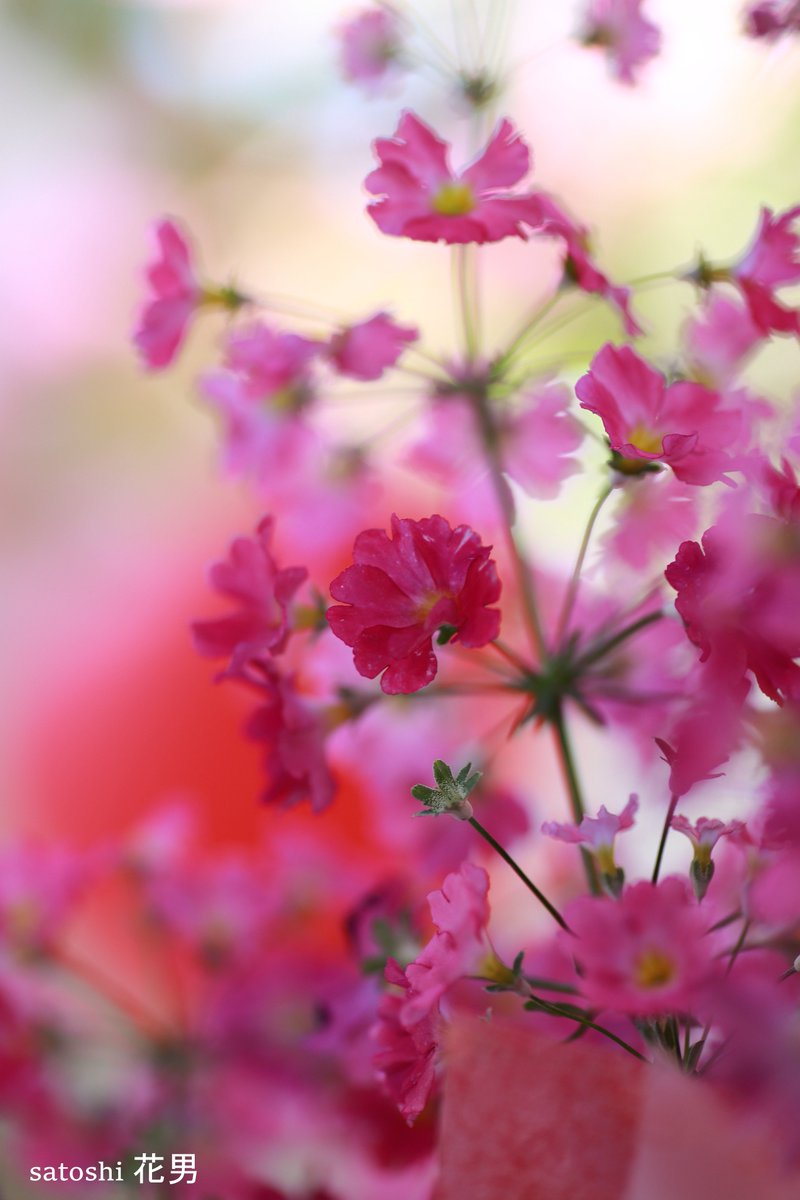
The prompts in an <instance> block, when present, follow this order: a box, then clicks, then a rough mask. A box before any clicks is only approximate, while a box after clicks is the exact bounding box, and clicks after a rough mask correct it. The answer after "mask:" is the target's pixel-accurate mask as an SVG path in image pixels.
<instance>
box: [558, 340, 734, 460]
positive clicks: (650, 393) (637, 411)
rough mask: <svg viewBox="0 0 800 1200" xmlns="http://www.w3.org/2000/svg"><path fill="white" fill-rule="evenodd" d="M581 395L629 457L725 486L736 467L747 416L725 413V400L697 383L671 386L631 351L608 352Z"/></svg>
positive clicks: (584, 381)
mask: <svg viewBox="0 0 800 1200" xmlns="http://www.w3.org/2000/svg"><path fill="white" fill-rule="evenodd" d="M575 392H576V394H577V396H578V398H579V400H580V402H581V408H585V409H587V410H588V411H589V412H593V413H596V414H597V416H599V417H600V418H601V420H602V422H603V425H604V427H605V431H606V433H607V434H608V439H609V441H610V443H611V448H612V450H614V451H615V452H616V453H617V454H619V455H621V457H622V458H623V459H626V460H629V461H631V462H634V463H635V462H636V461H637V460H638V461H640V462H642V464H646V463H660V462H663V463H665V464H666V465H668V466H670V467H672V470H673V471H674V473H675V475H676V476H677V478H678V479H681V480H683V482H684V483H692V484H709V483H714V482H716V481H717V480H720V479H722V480H724V479H725V471H726V470H728V469H731V468H732V467H734V466H735V463H734V461H733V460H732V458H731V456H730V454H729V453H728V449H729V448H730V447H731V445H732V444H734V443H735V442H736V440H737V438H738V436H739V433H740V430H741V425H742V417H741V414H740V413H739V412H738V411H732V410H731V411H728V410H726V409H725V408H723V407H722V406H721V405H722V400H721V397H720V396H719V394H718V393H717V392H712V391H709V389H708V388H704V387H702V386H701V385H700V384H699V383H673V384H670V385H667V383H666V380H665V379H664V376H663V375H662V374H661V373H660V372H659V371H656V370H654V369H653V367H651V366H650V364H649V363H647V362H645V360H644V359H643V358H640V357H639V355H638V354H636V353H635V351H633V350H632V349H631V348H630V347H629V346H612V345H610V344H609V345H606V346H604V347H603V348H602V350H600V351H599V352H598V353H597V354H596V355H595V356H594V358H593V359H592V363H591V366H590V368H589V371H588V373H587V374H586V375H584V376H583V377H582V378H581V379H579V380H578V382H577V383H576V385H575Z"/></svg>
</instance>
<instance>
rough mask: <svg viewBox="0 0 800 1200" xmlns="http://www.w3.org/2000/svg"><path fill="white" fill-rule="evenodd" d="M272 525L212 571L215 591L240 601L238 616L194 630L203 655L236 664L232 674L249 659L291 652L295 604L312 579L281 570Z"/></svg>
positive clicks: (236, 544) (299, 571) (234, 546)
mask: <svg viewBox="0 0 800 1200" xmlns="http://www.w3.org/2000/svg"><path fill="white" fill-rule="evenodd" d="M272 525H273V522H272V518H271V517H264V519H263V520H262V521H261V523H260V524H259V526H258V529H257V531H256V537H255V538H245V537H240V538H236V539H235V541H233V542H232V543H231V547H230V550H229V551H228V557H227V559H224V560H223V561H221V562H216V563H214V565H213V566H212V567H211V570H210V572H209V577H210V581H211V586H212V587H213V588H214V589H215V590H216V591H218V592H220V593H221V594H222V595H223V596H227V597H229V598H230V599H231V600H234V601H236V602H237V604H238V608H237V609H236V611H235V612H233V613H230V614H229V615H228V616H226V617H219V618H217V619H216V620H210V621H195V622H194V623H193V625H192V633H193V636H194V642H195V646H196V648H197V650H198V651H199V653H200V654H205V655H207V656H208V657H209V658H230V666H229V668H228V670H229V671H231V672H236V671H237V670H238V669H239V668H240V667H241V666H242V665H243V664H244V663H245V662H246V661H247V659H249V658H253V657H255V656H257V655H260V654H264V653H269V654H278V653H280V651H282V650H283V649H284V648H285V646H286V641H287V638H288V636H289V603H290V601H291V600H292V597H293V596H294V594H295V592H296V591H297V589H298V588H299V587H300V585H301V584H302V583H303V582H304V581H305V580H306V578H307V576H308V572H307V570H306V568H305V567H286V568H282V569H279V568H278V566H277V564H276V562H275V560H274V558H273V557H272V554H271V551H270V543H271V541H272Z"/></svg>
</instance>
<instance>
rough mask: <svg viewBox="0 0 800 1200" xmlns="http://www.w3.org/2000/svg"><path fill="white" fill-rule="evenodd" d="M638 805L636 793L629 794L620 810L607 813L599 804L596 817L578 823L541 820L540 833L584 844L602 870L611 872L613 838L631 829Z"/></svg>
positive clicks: (562, 840) (612, 865)
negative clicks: (565, 823) (561, 823)
mask: <svg viewBox="0 0 800 1200" xmlns="http://www.w3.org/2000/svg"><path fill="white" fill-rule="evenodd" d="M638 807H639V799H638V797H637V796H631V797H630V799H629V800H628V803H627V804H626V805H625V807H624V808H623V810H622V812H620V813H612V812H609V811H608V809H607V808H606V806H605V805H604V804H601V805H600V808H599V809H598V812H597V816H596V817H584V818H583V819H582V821H581V823H580V825H560V824H559V823H558V822H557V821H545V823H544V824H543V825H542V833H544V834H546V836H547V837H551V838H557V839H558V840H559V841H561V842H571V843H572V844H574V845H584V846H586V847H588V849H589V850H591V851H592V853H593V854H595V855H596V856H597V858H598V860H599V862H600V866H601V868H602V870H603V871H607V872H608V873H609V874H612V873H613V872H614V871H615V870H616V864H615V862H614V839H615V838H616V836H617V834H618V833H621V832H622V831H623V830H624V829H631V828H632V827H633V824H634V817H635V816H636V811H637V809H638Z"/></svg>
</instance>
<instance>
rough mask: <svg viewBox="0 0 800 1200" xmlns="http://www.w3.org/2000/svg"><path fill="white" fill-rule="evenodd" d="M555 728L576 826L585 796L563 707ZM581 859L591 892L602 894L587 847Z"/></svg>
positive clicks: (557, 714) (594, 865)
mask: <svg viewBox="0 0 800 1200" xmlns="http://www.w3.org/2000/svg"><path fill="white" fill-rule="evenodd" d="M553 728H554V729H555V731H556V745H557V747H558V752H559V758H560V761H561V768H562V770H563V773H564V779H565V781H566V784H567V791H568V792H569V802H570V808H571V810H572V819H573V821H574V822H575V824H576V825H579V824H580V823H581V821H582V820H583V817H584V813H585V811H586V810H585V808H584V804H583V796H582V793H581V786H580V782H579V780H578V773H577V770H576V769H575V759H574V757H573V754H572V746H571V744H570V740H569V734H568V733H567V727H566V723H565V721H564V713H563V712H562V709H561V705H560V704H558V705H557V706H556V711H555V716H554V718H553ZM580 849H581V858H582V859H583V869H584V871H585V873H586V881H587V883H588V884H589V890H590V891H591V892H592V894H593V895H595V896H598V895H599V894H600V881H599V879H598V878H597V866H596V864H595V861H594V859H593V858H592V856H591V854H590V853H589V851H588V850H587V849H586V847H585V846H581V848H580Z"/></svg>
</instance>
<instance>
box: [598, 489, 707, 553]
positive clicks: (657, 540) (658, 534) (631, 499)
mask: <svg viewBox="0 0 800 1200" xmlns="http://www.w3.org/2000/svg"><path fill="white" fill-rule="evenodd" d="M617 493H618V496H619V500H618V504H617V508H616V510H615V513H614V521H613V524H612V526H611V528H610V529H609V531H608V533H606V534H605V535H604V537H603V545H604V548H605V550H606V552H607V553H610V554H612V555H614V556H615V557H616V558H618V559H620V560H621V561H622V562H624V563H626V564H627V565H628V566H629V567H632V568H633V569H634V570H639V571H642V570H645V569H646V568H647V567H648V566H652V565H655V563H656V561H657V562H658V566H659V569H660V568H661V565H662V564H663V562H664V559H665V557H667V556H668V555H671V554H673V553H674V552H675V547H676V546H679V545H680V543H681V542H683V541H686V539H687V538H688V537H691V536H692V534H694V533H695V532H696V530H697V522H698V516H699V508H698V495H697V490H696V488H693V487H691V486H690V485H689V484H686V483H682V482H681V480H680V479H678V478H676V476H675V475H674V474H672V473H671V472H670V473H667V472H666V471H661V472H660V473H658V474H651V473H649V472H648V473H645V474H643V475H634V476H631V477H630V478H626V479H625V481H624V486H622V487H619V488H618V489H617Z"/></svg>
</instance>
